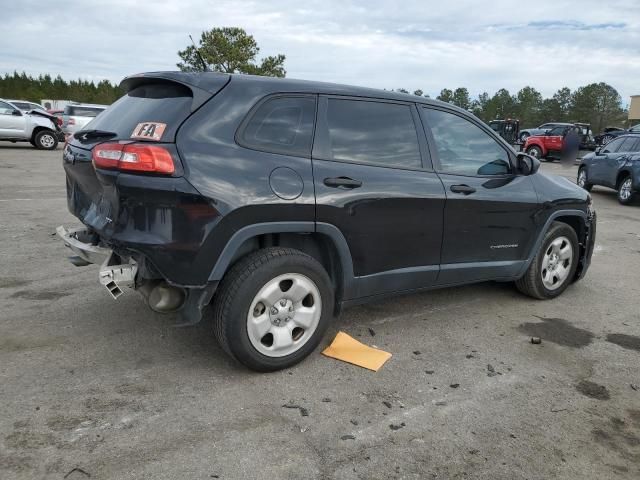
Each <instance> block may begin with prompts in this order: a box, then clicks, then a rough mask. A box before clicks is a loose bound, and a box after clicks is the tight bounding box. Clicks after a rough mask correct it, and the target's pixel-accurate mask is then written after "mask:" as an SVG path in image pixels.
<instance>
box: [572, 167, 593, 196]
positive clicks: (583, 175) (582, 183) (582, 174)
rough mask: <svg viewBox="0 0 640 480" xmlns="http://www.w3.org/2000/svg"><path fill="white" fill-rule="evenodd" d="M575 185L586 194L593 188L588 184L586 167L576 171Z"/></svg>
mask: <svg viewBox="0 0 640 480" xmlns="http://www.w3.org/2000/svg"><path fill="white" fill-rule="evenodd" d="M576 183H577V184H578V186H579V187H580V188H584V189H585V190H586V191H587V192H590V191H591V189H592V188H593V184H592V183H589V179H588V177H587V167H580V170H578V178H577V180H576Z"/></svg>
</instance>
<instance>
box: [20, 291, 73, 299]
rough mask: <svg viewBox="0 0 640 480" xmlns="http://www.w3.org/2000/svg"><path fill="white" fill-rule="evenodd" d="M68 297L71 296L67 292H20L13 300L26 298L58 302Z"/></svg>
mask: <svg viewBox="0 0 640 480" xmlns="http://www.w3.org/2000/svg"><path fill="white" fill-rule="evenodd" d="M67 295H71V294H70V293H67V292H51V291H46V290H41V291H37V290H35V291H34V290H20V291H18V292H16V293H14V294H13V295H11V298H24V299H26V300H57V299H58V298H61V297H66V296H67Z"/></svg>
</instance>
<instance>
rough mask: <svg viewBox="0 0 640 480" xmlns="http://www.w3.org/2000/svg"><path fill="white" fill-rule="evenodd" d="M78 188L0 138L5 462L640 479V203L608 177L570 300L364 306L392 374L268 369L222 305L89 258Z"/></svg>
mask: <svg viewBox="0 0 640 480" xmlns="http://www.w3.org/2000/svg"><path fill="white" fill-rule="evenodd" d="M543 170H544V171H547V172H554V173H560V174H563V175H566V176H568V177H570V178H575V173H576V171H575V170H576V169H575V168H570V169H564V168H563V167H561V166H560V165H557V164H554V165H550V164H544V165H543ZM64 188H65V187H64V175H63V172H62V168H61V151H60V150H58V151H56V152H40V151H36V150H34V149H32V148H30V147H22V146H11V145H9V144H0V227H1V228H0V241H1V245H2V247H1V248H0V302H1V304H2V310H1V312H2V313H1V314H0V315H1V316H0V385H1V387H0V406H1V407H0V408H1V410H2V415H0V478H2V479H13V478H24V479H34V478H55V479H62V478H67V479H82V478H88V476H89V475H90V476H91V478H92V479H103V478H104V479H116V478H117V479H129V478H136V479H138V478H152V479H183V478H184V479H210V478H221V479H251V478H274V479H275V478H277V479H280V478H287V479H299V478H306V479H310V478H338V479H351V478H363V479H378V478H379V479H388V478H483V479H525V478H526V479H543V478H547V479H548V478H575V479H587V478H589V479H591V478H593V479H604V478H628V479H637V478H639V477H640V322H639V318H640V317H639V311H638V298H640V273H639V272H640V206H633V207H623V206H620V205H618V203H617V201H616V199H615V194H614V192H612V191H608V190H606V189H599V188H596V189H594V193H593V196H594V202H595V205H596V208H597V210H598V214H599V224H598V238H597V246H596V252H595V255H594V258H593V264H592V267H591V270H590V271H589V273H588V275H587V277H586V278H585V279H584V280H583V281H581V282H580V283H578V284H576V285H574V286H572V287H571V288H570V289H569V290H568V291H567V292H566V293H565V294H564V295H563V296H562V297H560V298H559V299H556V300H553V301H547V302H540V301H535V300H532V299H529V298H527V297H523V296H522V295H520V294H519V293H518V292H517V291H516V290H515V289H514V287H513V286H512V285H510V284H498V283H486V284H479V285H474V286H469V287H464V288H456V289H449V290H441V291H435V292H430V293H424V294H418V295H412V296H406V297H402V298H397V299H394V300H389V301H385V302H382V303H377V304H373V305H368V306H363V307H358V308H352V309H349V310H347V311H345V312H344V313H343V315H342V317H341V319H340V321H339V322H340V323H339V326H340V328H341V329H343V330H344V331H346V332H348V333H349V334H351V335H353V336H355V337H356V338H360V339H361V340H362V341H364V342H367V343H370V344H374V345H377V346H379V347H382V348H384V349H386V350H388V351H390V352H392V353H393V358H392V359H391V360H390V361H389V362H388V363H387V364H386V365H385V366H384V368H383V369H382V370H381V371H380V372H378V373H372V372H369V371H366V370H362V369H359V368H357V367H354V366H351V365H347V364H343V363H340V362H337V361H334V360H331V359H328V358H325V357H323V356H322V355H320V354H319V352H316V353H315V354H313V355H312V356H311V357H310V358H308V359H307V360H306V361H305V362H303V363H302V364H301V365H299V366H298V367H296V368H294V369H291V370H288V371H282V372H278V373H274V374H267V375H264V374H263V375H260V374H254V373H251V372H248V371H247V370H245V369H243V368H241V367H239V366H238V365H236V364H234V363H233V362H231V361H230V360H228V359H227V357H226V356H225V355H224V354H223V353H222V352H221V350H220V349H219V348H218V346H217V345H216V343H215V341H214V339H213V337H212V334H211V325H210V323H209V321H205V322H203V323H202V324H200V325H199V326H197V327H193V328H189V329H176V328H172V326H171V325H172V321H173V319H172V318H171V317H166V316H160V315H157V314H154V313H152V312H151V311H149V310H148V309H147V308H146V307H145V306H144V305H143V303H142V301H141V299H140V298H139V297H138V295H137V294H135V293H133V292H131V291H129V293H126V294H125V295H124V296H123V297H122V298H121V299H119V300H118V301H114V300H112V299H111V298H110V297H109V296H108V294H107V292H106V291H104V289H103V288H102V287H101V286H100V285H99V284H98V279H97V268H96V267H93V266H89V267H84V268H76V267H73V266H72V265H71V264H70V263H69V262H68V261H67V260H66V256H67V255H68V253H67V251H66V249H65V248H64V246H63V245H62V244H61V242H60V241H59V240H58V239H57V238H56V237H55V236H54V234H53V232H54V230H55V227H56V226H57V225H60V224H66V225H72V224H75V219H74V218H73V217H72V216H71V215H69V214H68V213H67V209H66V199H65V191H64ZM532 335H535V336H541V337H542V344H541V345H532V344H531V343H530V342H529V339H530V337H531V336H532ZM290 404H294V405H298V406H300V407H303V408H301V409H297V408H284V407H283V405H290ZM305 413H308V415H304V414H305ZM74 469H75V470H74Z"/></svg>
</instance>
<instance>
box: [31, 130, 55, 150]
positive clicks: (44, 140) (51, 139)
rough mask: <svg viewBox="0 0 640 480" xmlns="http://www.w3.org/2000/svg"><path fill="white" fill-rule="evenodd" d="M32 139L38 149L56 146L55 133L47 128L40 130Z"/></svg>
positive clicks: (50, 148)
mask: <svg viewBox="0 0 640 480" xmlns="http://www.w3.org/2000/svg"><path fill="white" fill-rule="evenodd" d="M33 141H34V143H35V146H36V148H38V149H40V150H55V149H56V148H57V146H58V138H57V137H56V134H55V133H54V132H51V131H49V130H40V131H39V132H38V133H37V134H36V136H35V138H34V139H33Z"/></svg>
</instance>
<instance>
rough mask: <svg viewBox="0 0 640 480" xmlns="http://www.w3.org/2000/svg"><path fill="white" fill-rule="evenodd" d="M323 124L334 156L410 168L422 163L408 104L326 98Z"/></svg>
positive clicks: (333, 157) (354, 160) (332, 156)
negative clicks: (326, 129) (324, 123)
mask: <svg viewBox="0 0 640 480" xmlns="http://www.w3.org/2000/svg"><path fill="white" fill-rule="evenodd" d="M327 127H328V135H329V138H328V140H329V153H330V155H331V158H332V159H334V160H346V161H350V162H358V163H374V164H378V165H385V166H396V167H410V168H416V167H421V165H422V163H421V160H420V148H419V146H418V135H417V133H416V127H415V123H414V121H413V116H412V115H411V107H409V106H408V105H398V104H393V103H378V102H367V101H359V100H341V99H329V101H328V107H327Z"/></svg>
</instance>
